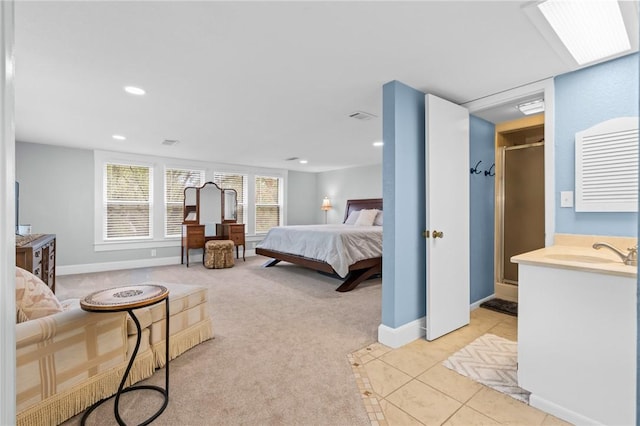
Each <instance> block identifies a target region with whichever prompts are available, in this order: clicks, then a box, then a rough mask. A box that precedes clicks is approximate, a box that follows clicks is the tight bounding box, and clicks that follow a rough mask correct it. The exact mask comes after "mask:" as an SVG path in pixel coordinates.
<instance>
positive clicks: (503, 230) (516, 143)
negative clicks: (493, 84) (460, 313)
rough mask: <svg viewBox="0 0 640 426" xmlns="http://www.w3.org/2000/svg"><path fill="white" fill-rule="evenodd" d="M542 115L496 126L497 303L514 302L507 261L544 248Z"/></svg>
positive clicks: (514, 275)
mask: <svg viewBox="0 0 640 426" xmlns="http://www.w3.org/2000/svg"><path fill="white" fill-rule="evenodd" d="M544 149H545V147H544V114H538V115H535V116H530V117H525V118H521V119H518V120H513V121H508V122H505V123H500V124H497V125H496V178H497V179H496V200H495V208H496V222H495V225H496V226H495V233H496V235H495V237H496V238H495V254H496V256H495V259H496V262H495V263H496V264H495V277H496V288H495V295H496V297H497V298H500V299H504V300H509V301H513V302H517V301H518V287H517V286H518V267H517V265H516V264H514V263H512V262H511V257H512V256H515V255H518V254H521V253H525V252H528V251H532V250H537V249H539V248H543V247H544V246H545V179H544V157H545V153H544Z"/></svg>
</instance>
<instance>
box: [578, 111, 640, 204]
mask: <svg viewBox="0 0 640 426" xmlns="http://www.w3.org/2000/svg"><path fill="white" fill-rule="evenodd" d="M575 144H576V211H577V212H637V211H638V117H620V118H614V119H612V120H608V121H604V122H602V123H599V124H597V125H595V126H593V127H590V128H589V129H586V130H583V131H581V132H578V133H576V140H575Z"/></svg>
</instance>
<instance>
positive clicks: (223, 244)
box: [204, 240, 234, 269]
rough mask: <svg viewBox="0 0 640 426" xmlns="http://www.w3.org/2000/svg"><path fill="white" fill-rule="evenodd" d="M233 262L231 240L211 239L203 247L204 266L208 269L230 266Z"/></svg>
mask: <svg viewBox="0 0 640 426" xmlns="http://www.w3.org/2000/svg"><path fill="white" fill-rule="evenodd" d="M233 265H234V263H233V241H231V240H211V241H207V244H205V247H204V266H205V268H209V269H222V268H231V267H232V266H233Z"/></svg>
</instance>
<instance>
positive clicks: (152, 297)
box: [80, 284, 169, 426]
mask: <svg viewBox="0 0 640 426" xmlns="http://www.w3.org/2000/svg"><path fill="white" fill-rule="evenodd" d="M163 300H164V303H165V311H166V312H165V318H166V336H167V339H166V348H165V350H166V354H165V356H166V358H165V359H166V360H167V363H166V366H165V368H166V370H165V387H164V389H163V388H161V387H159V386H153V385H138V386H129V387H128V388H126V389H124V384H125V382H126V381H127V377H128V376H129V372H130V371H131V367H132V366H133V362H134V361H135V359H136V355H138V349H140V340H141V337H142V329H141V328H140V321H139V320H138V318H137V317H136V316H135V314H134V313H133V310H134V309H138V308H143V307H145V306H151V305H155V304H156V303H160V302H162V301H163ZM80 307H81V308H82V309H84V310H85V311H89V312H122V311H127V312H128V313H129V315H130V316H131V319H133V322H134V323H135V325H136V329H137V331H138V335H137V338H136V345H135V348H134V349H133V353H132V354H131V358H130V359H129V364H128V365H127V368H126V370H125V371H124V374H123V376H122V380H121V381H120V386H119V387H118V392H117V393H116V395H115V397H116V399H115V404H114V408H113V412H114V414H115V417H116V420H117V422H118V424H119V425H121V426H126V423H125V422H124V421H123V420H122V418H121V417H120V413H119V410H118V405H119V403H120V395H122V394H123V393H125V392H130V391H134V390H139V389H151V390H155V391H158V392H160V393H161V394H162V395H163V397H164V403H163V404H162V407H160V409H159V410H158V411H157V412H156V413H155V414H153V415H152V416H151V417H149V418H148V419H147V420H145V421H144V422H142V423H140V426H142V425H148V424H149V423H151V422H152V421H154V420H155V419H156V418H157V417H158V416H159V415H160V414H162V412H163V411H164V410H165V408H167V404H168V403H169V290H167V288H166V287H164V286H161V285H156V284H141V285H129V286H122V287H114V288H109V289H106V290H99V291H96V292H93V293H91V294H89V295H88V296H86V297H85V298H84V299H82V300H81V301H80ZM111 398H112V397H109V398H105V399H103V400H100V401H98V402H96V403H95V404H93V405H92V406H91V407H89V408H88V409H87V411H85V413H84V415H83V416H82V421H81V424H82V425H84V424H85V421H86V419H87V418H88V417H89V415H90V414H91V413H92V412H93V410H95V409H96V408H97V407H98V406H100V404H102V403H103V402H105V401H107V400H108V399H111Z"/></svg>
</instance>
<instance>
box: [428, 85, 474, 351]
mask: <svg viewBox="0 0 640 426" xmlns="http://www.w3.org/2000/svg"><path fill="white" fill-rule="evenodd" d="M425 114H426V117H425V118H426V129H425V144H426V145H425V156H426V158H425V170H426V190H427V194H426V200H427V206H426V207H427V208H426V211H427V218H426V219H427V220H426V223H427V230H428V233H429V236H428V238H427V239H426V241H427V262H426V265H427V340H434V339H437V338H438V337H440V336H442V335H444V334H447V333H449V332H451V331H453V330H456V329H458V328H460V327H462V326H464V325H467V324H469V280H470V278H469V112H468V111H467V109H466V108H464V107H461V106H460V105H456V104H454V103H451V102H449V101H446V100H444V99H440V98H438V97H436V96H433V95H426V96H425Z"/></svg>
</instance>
